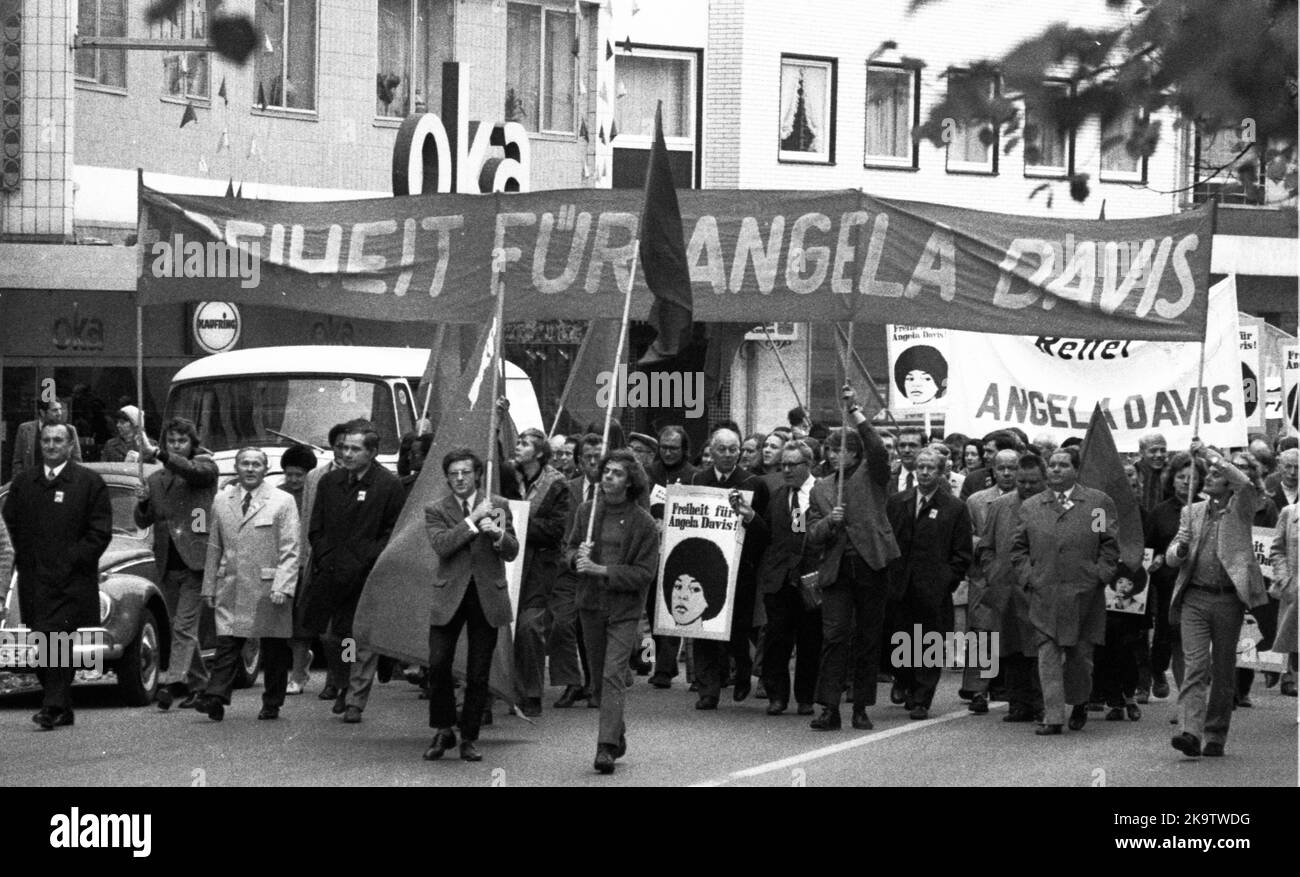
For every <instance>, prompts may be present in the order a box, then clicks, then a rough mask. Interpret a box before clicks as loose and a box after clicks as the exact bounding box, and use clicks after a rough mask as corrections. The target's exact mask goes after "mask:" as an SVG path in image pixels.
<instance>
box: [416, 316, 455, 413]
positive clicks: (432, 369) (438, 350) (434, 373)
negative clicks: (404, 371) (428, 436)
mask: <svg viewBox="0 0 1300 877" xmlns="http://www.w3.org/2000/svg"><path fill="white" fill-rule="evenodd" d="M446 331H447V324H446V323H439V324H438V330H437V331H436V332H434V333H433V349H432V350H430V351H429V356H430V357H431V358H432V360H433V361H432V362H430V363H429V365H428V366H427V367H426V368H425V371H427V372H428V373H429V385H428V386H427V387H425V388H424V406H423V407H422V408H421V409H420V420H419V422H418V423H417V426H418V427H419V428H417V430H416V432H419V433H420V434H421V435H423V425H424V424H426V423H428V421H429V402H430V400H431V399H432V398H433V385H434V383H435V382H436V381H437V380H438V372H439V371H440V369H439V368H438V366H439V365H440V364H441V363H440V360H441V358H442V344H443V340H444V338H445V333H446Z"/></svg>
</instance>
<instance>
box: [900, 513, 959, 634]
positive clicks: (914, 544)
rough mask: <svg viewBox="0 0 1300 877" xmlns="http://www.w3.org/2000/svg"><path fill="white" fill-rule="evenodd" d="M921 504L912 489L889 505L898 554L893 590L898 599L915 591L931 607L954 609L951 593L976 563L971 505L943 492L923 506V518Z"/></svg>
mask: <svg viewBox="0 0 1300 877" xmlns="http://www.w3.org/2000/svg"><path fill="white" fill-rule="evenodd" d="M916 501H917V489H916V488H915V487H913V488H912V489H911V490H905V491H903V492H902V493H896V494H894V495H893V496H891V497H890V498H889V499H888V501H887V504H886V514H888V516H889V523H890V526H891V527H893V530H894V538H895V540H897V542H898V550H899V556H898V557H896V558H895V559H894V560H893V561H892V562H891V563H890V564H889V582H890V592H891V593H892V594H893V596H894V597H896V598H898V597H902V596H903V595H904V594H905V593H907V592H909V591H910V592H912V593H913V594H915V595H917V596H919V597H921V599H922V600H923V601H924V602H926V603H928V604H930V605H932V606H940V605H942V606H947V607H951V606H952V592H953V591H955V590H957V585H959V584H961V580H962V578H964V577H965V575H966V570H967V568H968V567H969V566H970V563H971V555H972V553H973V552H972V547H973V546H972V544H971V523H970V512H969V511H967V509H966V503H964V502H962V501H961V500H960V499H957V498H956V497H954V496H953V495H952V494H951V493H949V492H947V491H945V490H941V489H937V490H935V492H934V495H933V496H931V497H930V500H929V502H927V503H926V504H925V505H924V506H922V508H921V516H920V517H917V515H916ZM948 611H949V613H951V608H949V610H948ZM950 623H951V622H950Z"/></svg>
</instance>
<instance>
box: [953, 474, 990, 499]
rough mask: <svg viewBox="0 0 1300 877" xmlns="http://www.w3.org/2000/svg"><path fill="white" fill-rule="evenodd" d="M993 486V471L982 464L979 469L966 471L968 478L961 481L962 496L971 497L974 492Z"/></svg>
mask: <svg viewBox="0 0 1300 877" xmlns="http://www.w3.org/2000/svg"><path fill="white" fill-rule="evenodd" d="M992 486H993V472H992V471H991V470H989V469H985V468H984V467H983V466H981V467H980V468H978V469H972V470H970V471H969V472H967V473H966V478H965V479H964V480H963V481H962V483H961V498H962V499H969V498H970V495H971V494H972V493H976V492H978V491H981V490H983V489H985V488H986V487H992Z"/></svg>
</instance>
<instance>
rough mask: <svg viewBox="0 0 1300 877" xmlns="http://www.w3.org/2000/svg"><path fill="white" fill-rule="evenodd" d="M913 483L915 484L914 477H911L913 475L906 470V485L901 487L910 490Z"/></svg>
mask: <svg viewBox="0 0 1300 877" xmlns="http://www.w3.org/2000/svg"><path fill="white" fill-rule="evenodd" d="M915 485H916V479H915V478H914V477H913V475H912V473H911V472H908V473H907V487H905V488H903V489H904V490H911V489H912V488H913V487H914V486H915Z"/></svg>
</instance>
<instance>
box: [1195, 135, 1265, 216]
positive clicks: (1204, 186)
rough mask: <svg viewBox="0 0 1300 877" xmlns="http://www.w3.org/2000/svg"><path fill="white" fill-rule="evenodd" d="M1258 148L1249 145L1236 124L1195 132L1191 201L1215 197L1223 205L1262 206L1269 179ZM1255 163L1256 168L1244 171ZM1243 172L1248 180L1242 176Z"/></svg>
mask: <svg viewBox="0 0 1300 877" xmlns="http://www.w3.org/2000/svg"><path fill="white" fill-rule="evenodd" d="M1261 164H1262V163H1261V162H1260V160H1259V149H1258V147H1257V146H1255V145H1251V144H1247V143H1246V142H1245V141H1244V140H1242V137H1241V129H1240V128H1239V127H1236V126H1231V127H1227V128H1220V129H1219V130H1217V131H1211V132H1208V133H1202V132H1200V131H1198V132H1197V134H1196V158H1195V161H1194V163H1193V165H1192V181H1193V182H1194V184H1195V185H1194V187H1193V189H1192V201H1193V202H1194V203H1197V204H1200V203H1202V202H1205V201H1208V200H1210V199H1211V198H1213V197H1214V196H1216V195H1217V196H1218V197H1219V203H1221V204H1236V205H1255V206H1258V205H1261V204H1264V203H1265V202H1266V200H1268V199H1267V193H1266V182H1267V181H1266V179H1265V177H1264V174H1263V168H1262V167H1261ZM1251 165H1253V167H1254V170H1253V171H1247V172H1246V173H1244V174H1243V170H1244V169H1246V168H1247V167H1248V166H1251ZM1243 175H1244V177H1245V179H1243Z"/></svg>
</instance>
